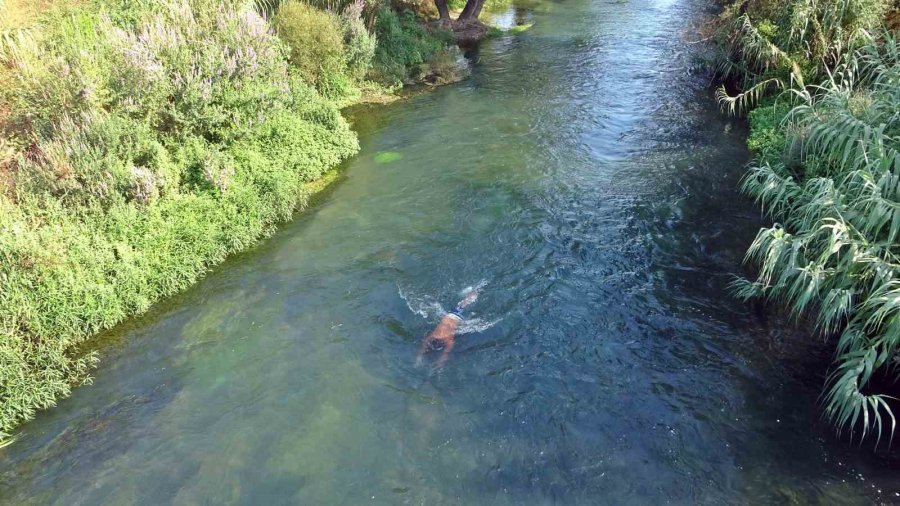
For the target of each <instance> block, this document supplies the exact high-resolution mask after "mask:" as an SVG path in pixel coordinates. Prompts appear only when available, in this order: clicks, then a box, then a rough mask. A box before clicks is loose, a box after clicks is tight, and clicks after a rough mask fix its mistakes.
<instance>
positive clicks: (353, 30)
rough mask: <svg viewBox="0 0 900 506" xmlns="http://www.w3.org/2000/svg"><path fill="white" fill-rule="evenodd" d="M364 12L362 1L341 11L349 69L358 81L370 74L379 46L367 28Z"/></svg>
mask: <svg viewBox="0 0 900 506" xmlns="http://www.w3.org/2000/svg"><path fill="white" fill-rule="evenodd" d="M362 14H363V4H362V3H361V2H353V3H350V4H348V5H347V7H345V8H344V11H343V12H342V13H341V26H342V29H343V32H344V47H345V48H346V60H347V70H348V72H349V73H350V76H351V77H352V78H353V79H355V80H357V81H361V80H362V79H363V78H365V77H366V74H368V72H369V68H370V67H371V65H372V59H373V58H374V57H375V48H376V46H377V43H376V38H375V36H374V35H373V34H371V33H369V30H368V29H367V28H366V25H365V23H364V22H363V18H362Z"/></svg>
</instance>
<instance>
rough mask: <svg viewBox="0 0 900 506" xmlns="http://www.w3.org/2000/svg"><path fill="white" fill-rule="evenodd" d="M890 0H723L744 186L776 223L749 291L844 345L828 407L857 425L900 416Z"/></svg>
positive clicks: (896, 50)
mask: <svg viewBox="0 0 900 506" xmlns="http://www.w3.org/2000/svg"><path fill="white" fill-rule="evenodd" d="M894 15H895V10H894V5H893V3H892V2H888V1H883V0H839V1H835V2H812V1H799V2H786V1H766V2H763V1H749V2H738V3H735V4H732V5H729V6H728V7H726V11H725V13H724V15H723V24H722V29H721V30H720V32H719V34H718V39H719V48H720V54H719V55H718V58H717V60H716V61H715V65H716V69H717V71H718V74H719V77H720V78H722V79H723V81H725V85H724V86H723V88H722V89H720V91H719V99H720V101H721V103H722V105H723V106H724V107H725V108H726V109H727V110H729V111H730V112H732V113H743V112H747V111H749V119H750V126H751V132H752V133H751V136H750V138H749V141H748V142H749V145H750V147H751V148H752V149H753V151H754V152H755V153H756V155H757V157H756V161H755V162H754V164H753V165H752V166H751V167H750V169H749V173H748V174H747V176H746V177H745V179H744V182H743V189H744V191H745V192H746V193H748V194H749V195H751V196H752V197H754V198H755V199H756V200H757V202H759V204H760V205H761V206H762V207H763V209H764V210H765V212H766V213H767V214H768V215H769V216H770V217H771V218H772V219H773V220H774V221H775V222H776V223H775V224H774V225H773V226H771V227H767V228H763V229H761V230H760V232H759V234H758V236H757V237H756V239H755V241H754V242H753V244H752V245H751V246H750V248H749V250H748V253H747V258H748V260H749V261H750V263H751V264H752V265H753V266H755V267H756V268H757V274H756V276H755V277H754V278H752V279H742V280H739V281H737V282H736V283H735V285H734V286H735V290H736V292H737V294H738V295H739V296H740V297H742V298H745V299H751V298H762V299H765V300H768V301H771V302H773V303H776V304H779V305H782V306H784V307H787V308H788V309H789V310H790V311H791V312H792V313H793V314H795V315H796V316H797V317H798V321H803V322H809V323H810V327H811V328H810V330H811V331H814V332H817V333H821V334H824V335H825V336H826V337H827V338H828V339H831V340H832V341H833V342H834V343H835V345H836V354H835V366H834V369H833V370H832V371H831V374H830V375H829V377H828V380H827V384H826V386H825V392H824V394H823V396H822V399H823V402H824V408H825V416H826V417H827V418H828V419H829V420H830V421H832V422H833V423H834V424H835V426H836V427H837V429H838V430H839V431H844V430H846V431H848V432H850V433H851V437H856V438H864V437H866V436H871V437H874V438H875V439H879V438H881V436H882V435H892V434H893V432H894V429H895V426H896V422H895V415H894V412H895V411H896V409H897V405H896V403H895V400H894V398H893V396H892V395H891V394H892V393H894V392H895V391H896V387H895V386H894V384H895V381H896V380H897V379H900V378H898V373H900V369H898V367H897V366H898V365H900V355H898V352H900V242H898V239H900V184H898V182H900V115H898V113H897V111H900V44H898V42H897V39H896V33H892V32H891V31H890V29H889V28H888V26H887V24H886V22H887V20H889V19H892V16H894Z"/></svg>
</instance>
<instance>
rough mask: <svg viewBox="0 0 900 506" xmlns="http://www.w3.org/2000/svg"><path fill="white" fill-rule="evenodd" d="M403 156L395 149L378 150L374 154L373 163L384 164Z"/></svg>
mask: <svg viewBox="0 0 900 506" xmlns="http://www.w3.org/2000/svg"><path fill="white" fill-rule="evenodd" d="M401 158H403V155H402V154H400V153H399V152H397V151H379V152H378V153H376V154H375V163H377V164H379V165H384V164H387V163H391V162H396V161H397V160H399V159H401Z"/></svg>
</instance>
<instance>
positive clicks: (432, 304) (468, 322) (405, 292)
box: [397, 279, 503, 334]
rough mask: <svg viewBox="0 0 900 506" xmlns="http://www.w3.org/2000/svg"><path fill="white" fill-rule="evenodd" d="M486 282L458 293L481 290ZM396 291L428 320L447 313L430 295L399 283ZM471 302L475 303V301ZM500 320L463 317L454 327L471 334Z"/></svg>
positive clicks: (407, 303) (432, 320) (412, 309)
mask: <svg viewBox="0 0 900 506" xmlns="http://www.w3.org/2000/svg"><path fill="white" fill-rule="evenodd" d="M487 283H488V282H487V280H486V279H483V280H481V281H479V282H478V283H477V284H475V285H472V286H468V287H466V288H464V289H463V290H462V291H460V292H459V295H460V296H461V297H465V296H466V295H468V294H470V293H472V291H474V290H481V289H482V288H484V287H485V286H486V285H487ZM397 292H398V293H399V294H400V298H402V299H403V300H404V302H406V306H407V307H408V308H409V310H410V311H412V312H413V313H415V314H417V315H419V316H421V317H422V318H424V319H425V320H427V321H429V322H437V321H438V320H440V319H441V318H442V317H443V316H444V315H446V314H447V313H448V311H447V310H446V309H444V306H443V305H441V303H440V302H438V301H437V300H436V299H435V298H434V297H432V296H431V295H418V294H416V293H413V292H412V291H410V290H409V289H404V288H403V287H402V286H399V285H398V286H397ZM473 304H477V302H475V303H473ZM470 307H471V306H470ZM469 312H470V313H472V314H477V313H476V312H475V311H469ZM501 320H503V318H502V317H472V318H463V319H462V321H460V323H459V327H457V329H456V333H457V334H471V333H475V332H484V331H486V330H488V329H489V328H491V327H493V326H494V325H496V324H497V323H499V322H500V321H501Z"/></svg>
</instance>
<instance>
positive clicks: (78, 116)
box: [0, 0, 357, 439]
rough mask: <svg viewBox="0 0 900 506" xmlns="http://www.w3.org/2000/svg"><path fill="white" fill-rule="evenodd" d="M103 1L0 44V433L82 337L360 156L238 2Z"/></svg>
mask: <svg viewBox="0 0 900 506" xmlns="http://www.w3.org/2000/svg"><path fill="white" fill-rule="evenodd" d="M110 4H116V5H119V4H121V5H123V6H125V5H126V4H128V6H127V8H125V7H123V8H122V10H121V11H118V10H110V11H105V13H104V15H101V14H100V13H98V12H97V11H95V10H93V8H85V9H82V10H80V11H77V12H76V13H75V15H71V16H65V17H60V18H55V21H53V22H48V23H46V24H43V25H41V26H40V27H37V28H35V29H32V30H29V31H28V32H21V33H17V34H14V35H13V36H11V37H9V38H7V39H4V41H3V42H2V43H0V67H2V68H6V69H15V71H14V72H10V73H8V74H7V75H5V76H4V84H6V86H4V88H3V89H2V90H0V109H2V110H4V111H8V118H7V119H6V120H5V121H6V123H7V124H8V125H14V128H12V129H11V130H10V132H12V133H11V135H13V137H11V138H6V139H4V140H5V142H6V144H5V146H7V147H6V148H5V149H7V150H9V149H11V150H12V151H11V152H10V153H8V155H7V156H6V157H5V158H4V159H0V172H2V173H3V174H4V177H5V178H7V179H11V181H8V182H5V183H4V186H3V187H2V188H0V189H2V190H3V191H2V192H0V287H2V288H0V439H2V437H3V436H4V435H8V433H9V432H10V431H11V430H12V428H13V427H14V426H15V425H16V424H17V423H19V422H21V421H22V420H25V419H28V418H30V417H31V416H33V414H34V411H35V410H36V409H39V408H43V407H47V406H50V405H52V404H53V402H54V399H56V398H58V397H60V396H65V395H67V394H68V392H69V389H70V388H71V386H72V385H73V384H76V383H78V382H80V381H83V380H84V379H85V378H86V374H87V372H88V369H89V367H90V365H91V363H92V362H93V361H94V360H95V357H94V356H93V355H88V356H79V355H78V354H77V353H76V352H75V349H76V346H77V345H78V344H79V343H80V342H82V341H83V340H84V339H86V338H87V337H88V336H90V335H91V334H93V333H95V332H97V331H98V330H101V329H104V328H108V327H110V326H112V325H114V324H116V323H117V322H119V321H121V320H122V319H123V318H125V317H127V316H128V315H131V314H134V313H137V312H141V311H144V310H146V309H147V308H148V307H149V306H150V304H152V303H153V302H154V301H156V300H158V299H159V298H160V297H163V296H165V295H169V294H172V293H174V292H177V291H179V290H181V289H183V288H184V287H186V286H188V285H190V284H191V283H193V282H194V281H195V280H196V279H197V278H198V277H199V276H201V275H202V274H203V273H204V271H205V270H206V269H207V268H208V267H209V266H210V265H212V264H215V263H217V262H219V261H221V260H222V259H224V258H225V257H226V256H227V255H228V254H229V253H231V252H234V251H237V250H240V249H243V248H246V247H247V246H249V245H251V244H253V243H254V242H255V241H256V240H257V239H258V238H260V237H261V236H263V235H265V234H267V233H269V232H270V231H271V230H272V227H273V226H274V224H275V223H276V222H277V221H279V220H283V219H286V218H288V217H289V216H290V215H291V213H292V212H293V210H294V209H295V208H296V207H297V206H298V205H302V204H303V202H305V198H306V190H305V189H304V188H305V186H304V185H305V183H307V182H310V181H313V180H315V179H316V178H318V177H320V176H321V175H322V174H323V172H324V171H326V170H328V169H329V168H331V167H334V166H335V165H337V164H338V163H339V162H340V161H341V160H342V159H344V158H346V157H347V156H350V155H351V154H352V153H354V152H355V150H356V149H357V144H356V139H355V137H354V135H353V133H352V132H351V131H350V129H349V127H348V125H347V123H346V122H345V121H344V119H343V118H342V117H341V115H340V114H339V112H338V111H337V109H336V108H335V106H334V104H333V102H332V101H330V100H326V99H324V98H323V97H322V96H321V95H320V93H319V92H318V91H317V89H316V88H314V87H312V86H310V85H308V84H307V83H306V82H305V81H304V79H303V77H304V76H302V75H299V73H298V72H299V71H297V70H295V69H294V68H293V67H292V66H291V65H289V64H288V59H289V57H290V55H291V52H289V50H288V49H287V48H286V47H285V46H284V45H283V43H282V42H281V41H280V40H279V39H278V38H276V37H275V36H274V34H273V33H272V31H271V30H270V29H269V26H268V24H267V23H266V22H265V21H264V20H263V19H262V18H261V17H260V16H259V15H257V14H256V13H255V12H254V11H253V10H250V9H249V8H248V7H247V4H246V3H245V2H242V1H238V0H225V1H221V0H215V1H213V0H174V1H173V0H166V1H163V0H154V1H150V2H140V3H134V2H132V1H131V0H117V2H110ZM124 13H128V15H124ZM106 14H109V15H106ZM328 19H329V20H330V21H329V23H332V22H333V23H336V25H335V26H336V31H335V32H334V33H335V34H336V37H337V40H338V42H339V43H342V39H341V32H340V26H339V24H337V23H338V21H337V20H336V18H328ZM316 85H317V86H319V85H320V83H319V82H318V81H317V82H316ZM329 86H332V85H330V84H329V85H327V86H323V89H325V90H328V91H331V90H334V88H333V87H329ZM8 135H10V134H8ZM7 183H8V184H7Z"/></svg>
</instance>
